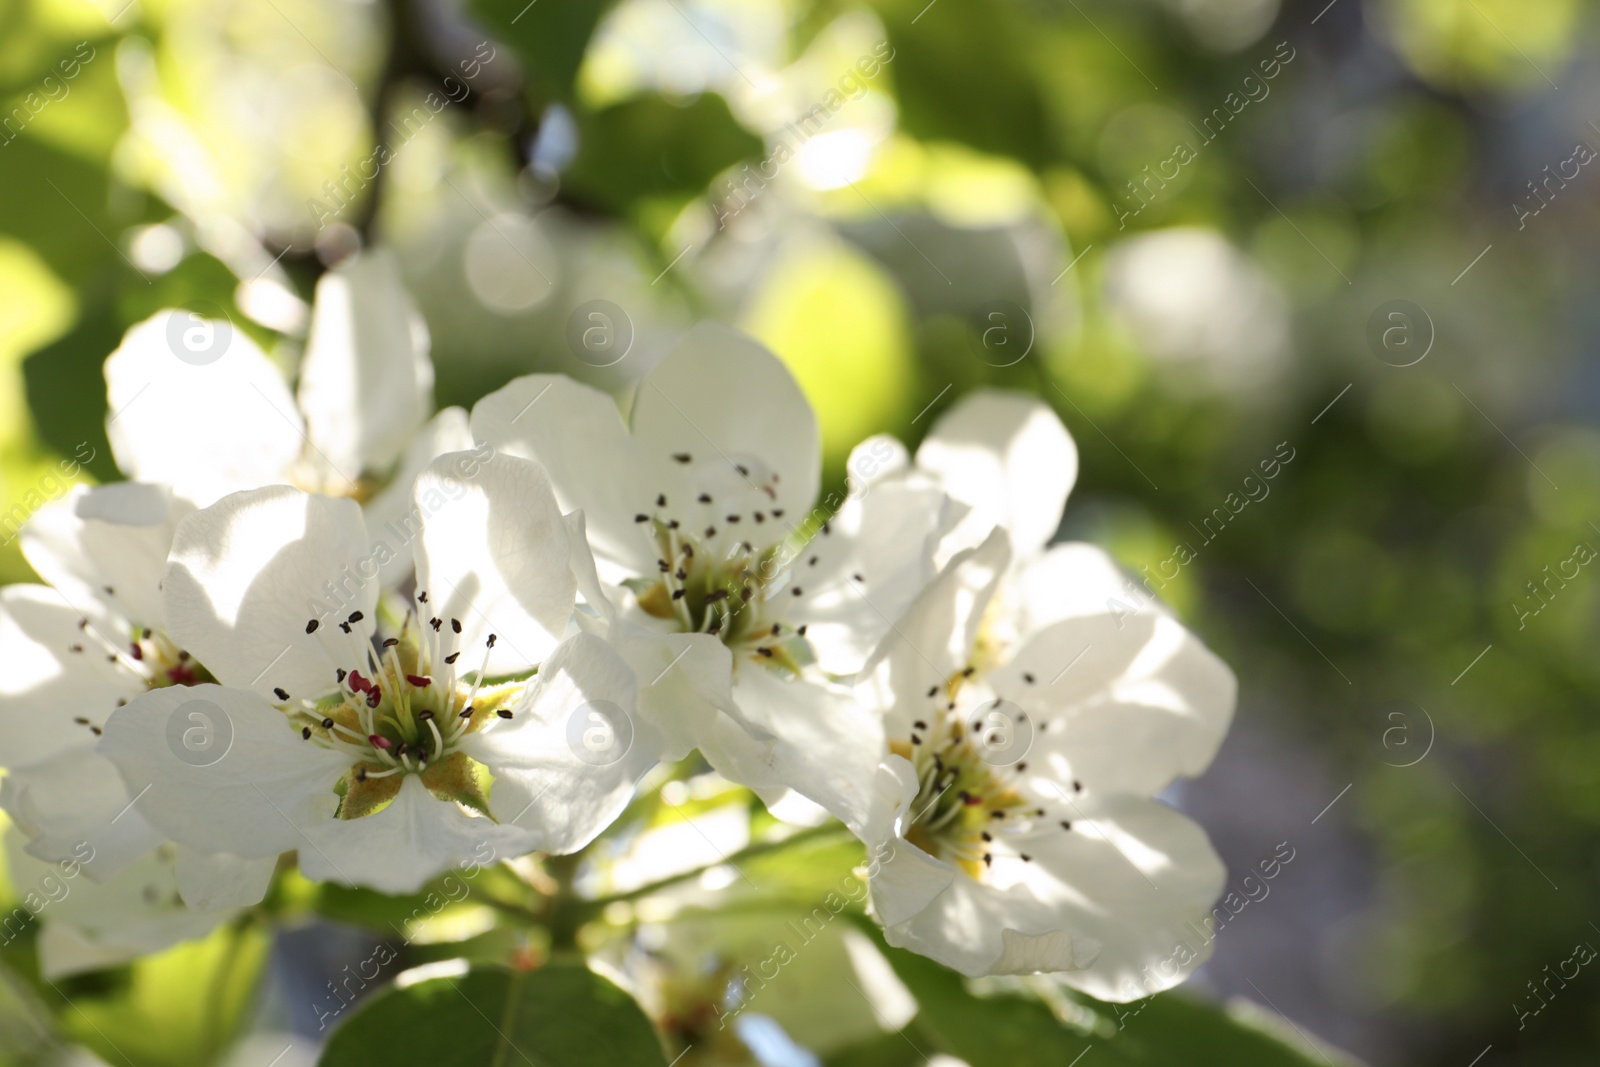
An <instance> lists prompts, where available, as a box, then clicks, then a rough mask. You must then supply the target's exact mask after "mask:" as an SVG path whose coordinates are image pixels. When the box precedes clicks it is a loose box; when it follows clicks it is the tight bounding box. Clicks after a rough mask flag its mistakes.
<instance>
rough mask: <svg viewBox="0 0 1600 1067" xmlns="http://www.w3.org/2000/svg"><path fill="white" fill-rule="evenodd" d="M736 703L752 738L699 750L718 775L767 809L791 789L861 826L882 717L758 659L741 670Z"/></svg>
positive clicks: (839, 690) (878, 755) (844, 693)
mask: <svg viewBox="0 0 1600 1067" xmlns="http://www.w3.org/2000/svg"><path fill="white" fill-rule="evenodd" d="M733 698H734V700H735V701H737V702H738V705H739V710H740V712H741V713H742V716H743V720H744V721H743V724H742V725H743V726H744V732H745V733H746V734H747V735H748V736H747V737H745V738H741V737H739V736H738V734H737V733H731V732H730V733H729V735H728V736H721V737H719V738H718V739H717V740H715V741H713V742H711V743H708V744H706V745H704V746H703V747H702V752H703V753H704V755H705V757H706V759H707V760H708V761H709V762H710V763H711V765H712V766H713V767H715V768H716V769H717V771H718V773H720V774H721V775H722V776H723V777H725V778H728V779H730V780H732V781H735V782H739V783H740V784H741V785H745V786H748V787H750V788H751V789H753V790H754V791H755V792H756V793H757V794H758V795H759V796H760V797H761V798H762V799H763V800H764V801H767V802H768V803H769V804H772V803H775V802H776V801H777V799H778V798H779V797H780V796H781V795H782V794H783V792H784V791H785V790H787V789H792V790H794V791H795V792H797V793H799V794H800V795H801V796H803V797H805V798H806V799H808V800H810V801H812V802H813V803H815V804H818V805H821V806H822V807H823V808H825V809H827V810H828V811H829V812H830V813H832V814H833V815H834V816H835V817H836V818H838V819H839V820H841V821H842V822H844V823H845V824H846V825H848V826H860V825H862V823H863V822H864V821H865V820H866V818H867V816H868V812H869V811H870V810H871V806H872V803H873V797H874V781H875V779H876V776H877V772H878V763H879V762H880V760H881V759H882V758H883V754H884V752H885V742H884V740H883V723H882V719H881V717H880V716H879V715H878V714H876V713H875V712H874V711H872V710H870V709H868V708H866V707H863V706H862V705H861V704H859V703H858V702H857V701H856V700H855V698H854V696H853V694H852V693H851V691H850V690H848V689H846V688H844V687H842V686H835V685H831V684H829V683H826V682H824V681H822V680H820V679H813V678H810V677H806V678H792V677H787V676H781V675H779V674H778V673H776V672H775V671H772V670H769V669H767V668H765V667H763V666H761V665H760V663H759V662H758V661H756V660H755V658H754V657H751V658H750V661H749V662H746V663H743V664H740V665H739V666H738V668H737V671H736V674H735V676H734V686H733Z"/></svg>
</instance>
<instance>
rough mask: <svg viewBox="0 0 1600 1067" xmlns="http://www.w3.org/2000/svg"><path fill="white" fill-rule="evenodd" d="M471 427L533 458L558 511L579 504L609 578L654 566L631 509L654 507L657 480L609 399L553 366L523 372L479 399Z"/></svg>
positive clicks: (511, 451) (501, 445) (495, 442)
mask: <svg viewBox="0 0 1600 1067" xmlns="http://www.w3.org/2000/svg"><path fill="white" fill-rule="evenodd" d="M472 433H473V435H474V436H475V437H476V438H477V439H478V440H480V441H487V442H488V443H489V444H491V445H493V446H494V447H495V448H496V449H499V450H500V451H502V452H506V453H509V454H511V455H514V456H522V457H524V458H526V459H532V460H537V461H538V462H539V463H540V464H541V465H543V466H544V468H545V469H546V470H548V471H549V472H550V484H551V486H552V487H553V488H554V490H555V494H556V500H557V501H559V502H560V504H561V508H562V510H563V511H572V510H574V509H581V510H582V511H583V513H584V515H585V516H587V518H588V525H589V544H590V546H591V547H592V548H593V549H594V553H595V556H596V557H597V559H598V562H599V563H600V564H601V567H602V569H603V570H606V571H607V578H608V580H616V578H617V575H616V574H614V573H611V572H612V571H614V570H618V569H620V571H621V572H622V573H625V574H628V575H637V574H645V573H647V572H650V571H653V570H654V568H655V562H656V555H657V551H656V549H655V548H654V547H653V546H652V544H651V542H650V539H649V538H648V536H647V535H646V534H645V533H643V532H641V531H640V524H639V523H636V522H635V521H634V516H635V515H638V514H641V513H653V512H654V511H655V510H656V507H655V499H656V495H657V494H658V493H664V492H670V491H672V490H674V489H676V479H675V480H674V484H672V485H661V486H657V485H655V484H653V481H652V480H651V479H649V478H648V477H646V474H645V466H644V464H643V461H642V460H641V458H640V452H639V447H638V445H636V444H635V443H634V440H633V437H632V436H631V435H630V434H629V433H628V428H627V426H625V425H624V424H623V421H622V414H621V412H619V411H618V410H617V404H616V401H614V400H612V399H611V397H610V396H608V395H606V394H605V393H602V392H600V391H599V390H598V389H595V388H593V387H591V386H587V385H583V384H581V383H579V382H575V381H573V380H572V379H570V378H568V377H566V376H565V375H560V374H530V375H527V376H526V377H522V378H518V379H516V380H515V381H512V382H511V383H510V384H508V385H506V386H504V387H503V388H501V389H499V390H498V391H496V392H493V393H490V394H489V395H488V396H486V397H484V398H483V399H482V400H480V401H478V403H477V404H476V405H474V407H473V409H472Z"/></svg>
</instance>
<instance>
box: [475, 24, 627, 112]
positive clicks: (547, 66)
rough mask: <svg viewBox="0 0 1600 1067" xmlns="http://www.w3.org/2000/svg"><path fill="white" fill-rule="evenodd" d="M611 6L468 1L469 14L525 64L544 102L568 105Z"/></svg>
mask: <svg viewBox="0 0 1600 1067" xmlns="http://www.w3.org/2000/svg"><path fill="white" fill-rule="evenodd" d="M615 2H616V0H533V2H532V3H530V2H529V0H474V3H473V5H472V8H473V11H474V12H476V14H477V16H478V17H479V18H481V19H482V20H483V21H484V22H486V23H487V24H488V25H489V27H490V28H491V29H493V30H494V31H495V33H496V34H498V35H499V36H500V38H501V39H502V40H504V41H506V42H507V43H508V44H510V45H511V46H512V47H513V48H515V49H516V50H517V52H518V53H519V54H520V55H521V56H522V58H523V59H524V60H526V61H527V64H528V68H529V74H528V76H529V79H530V80H531V81H532V83H533V84H534V86H536V87H537V88H538V90H539V92H540V94H541V95H542V96H543V97H544V98H545V99H546V100H551V99H555V100H569V101H570V100H571V99H572V86H573V83H574V82H575V81H577V78H578V68H579V67H581V66H582V65H583V54H584V52H585V51H586V50H587V49H588V47H589V38H590V37H592V36H593V35H594V29H595V27H596V26H598V25H599V24H600V17H601V16H602V15H604V14H605V13H606V11H607V10H608V9H610V8H611V7H612V6H613V4H614V3H615Z"/></svg>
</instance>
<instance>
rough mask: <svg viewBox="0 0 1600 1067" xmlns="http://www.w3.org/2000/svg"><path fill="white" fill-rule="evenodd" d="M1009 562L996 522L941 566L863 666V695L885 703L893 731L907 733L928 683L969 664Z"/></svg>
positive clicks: (933, 683)
mask: <svg viewBox="0 0 1600 1067" xmlns="http://www.w3.org/2000/svg"><path fill="white" fill-rule="evenodd" d="M1010 562H1011V546H1010V542H1009V541H1008V540H1007V538H1006V532H1005V530H1004V529H1001V528H999V527H996V528H995V530H994V531H993V532H992V533H991V534H990V535H989V537H988V539H987V540H985V541H984V543H983V544H982V545H980V546H979V547H978V548H975V549H967V550H965V551H963V552H961V553H958V554H957V555H956V557H955V558H954V559H952V560H951V561H950V563H949V564H947V565H946V566H945V569H944V570H943V571H941V572H940V573H939V576H938V577H937V578H935V579H934V580H933V583H932V584H930V585H929V586H928V587H927V588H926V589H924V590H923V591H922V593H921V594H920V595H919V596H918V597H917V598H916V600H915V601H913V602H912V605H911V607H910V608H909V609H907V611H906V613H905V615H903V616H902V617H901V618H900V620H899V621H898V622H897V623H896V624H895V626H894V629H893V630H892V631H891V632H890V634H889V635H888V637H886V638H884V640H883V643H882V644H881V645H879V646H878V649H877V651H875V652H874V653H873V655H872V659H871V661H870V662H869V663H868V665H867V668H866V671H865V672H864V673H865V676H866V677H865V681H864V684H865V685H867V686H868V692H869V693H870V696H869V697H867V698H866V699H867V700H868V701H869V703H870V704H871V705H872V706H874V707H879V708H882V709H884V712H885V715H886V716H887V722H888V724H889V733H890V734H891V735H894V736H904V735H905V734H907V733H909V732H910V729H911V721H912V719H913V718H914V717H915V715H914V710H913V709H916V708H920V707H923V706H924V705H925V704H926V702H927V691H928V689H929V688H931V687H933V686H943V685H945V684H946V683H947V682H948V681H949V680H950V678H951V677H952V676H953V675H955V674H956V673H957V672H958V671H960V670H962V669H964V668H965V667H966V666H967V664H968V662H969V661H970V659H971V657H972V654H973V646H974V644H975V643H976V641H977V637H978V630H979V627H980V626H981V625H982V623H983V617H984V611H985V609H986V608H987V607H988V604H989V602H990V600H991V599H992V598H993V596H994V592H995V589H996V587H997V586H998V585H999V583H1000V580H1001V578H1002V576H1003V575H1004V574H1005V571H1006V568H1007V566H1008V565H1009V564H1010Z"/></svg>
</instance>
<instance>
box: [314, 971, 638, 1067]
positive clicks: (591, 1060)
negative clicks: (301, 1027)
mask: <svg viewBox="0 0 1600 1067" xmlns="http://www.w3.org/2000/svg"><path fill="white" fill-rule="evenodd" d="M666 1062H667V1061H666V1058H665V1057H664V1056H663V1055H662V1054H661V1043H660V1041H659V1040H658V1039H657V1038H656V1033H655V1030H654V1029H652V1028H651V1026H650V1021H649V1020H648V1019H646V1018H645V1015H644V1012H643V1011H641V1010H640V1009H639V1005H637V1004H635V1003H634V1001H633V999H632V998H631V997H629V996H628V994H626V993H624V992H623V991H622V990H621V989H618V988H617V987H616V986H614V985H612V984H611V983H610V982H608V981H606V980H605V979H604V978H601V977H600V976H599V975H597V974H594V973H593V972H592V971H590V970H588V969H587V968H585V967H583V966H582V965H580V964H572V963H555V964H550V965H547V966H545V967H541V968H540V969H539V970H537V971H512V970H509V969H507V968H503V967H476V968H473V969H472V970H471V971H469V972H468V973H467V974H464V975H461V976H453V977H444V978H431V979H428V980H426V981H423V982H418V983H417V984H416V985H411V986H407V987H406V988H404V989H400V988H398V987H391V988H390V989H387V990H385V991H384V992H382V993H380V994H378V995H377V996H374V997H373V998H372V999H371V1000H369V1001H367V1002H366V1003H364V1004H362V1005H361V1007H360V1009H359V1010H357V1011H356V1012H355V1014H353V1015H352V1016H351V1017H350V1018H349V1020H348V1021H346V1022H345V1023H344V1025H342V1026H340V1027H339V1029H338V1030H336V1031H335V1032H334V1034H333V1037H332V1039H331V1040H330V1041H329V1042H328V1047H327V1049H326V1050H325V1051H324V1052H323V1054H322V1059H321V1060H320V1061H319V1063H320V1064H321V1067H366V1065H367V1064H372V1063H383V1064H388V1065H390V1067H409V1065H413V1064H415V1065H417V1067H513V1065H518V1064H524V1065H526V1064H531V1065H532V1067H585V1065H588V1064H595V1063H616V1064H627V1065H628V1067H666Z"/></svg>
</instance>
